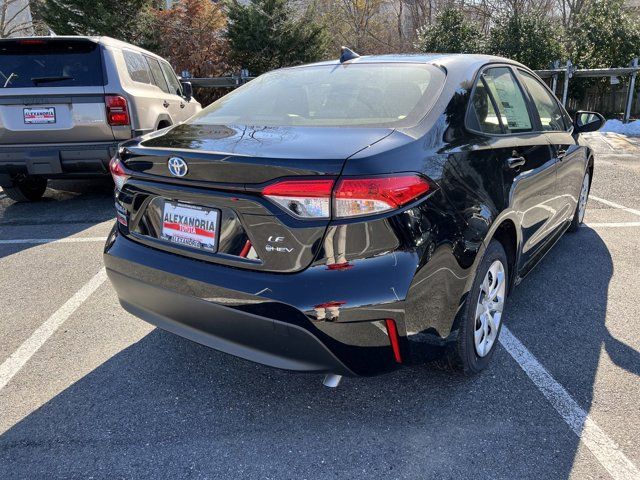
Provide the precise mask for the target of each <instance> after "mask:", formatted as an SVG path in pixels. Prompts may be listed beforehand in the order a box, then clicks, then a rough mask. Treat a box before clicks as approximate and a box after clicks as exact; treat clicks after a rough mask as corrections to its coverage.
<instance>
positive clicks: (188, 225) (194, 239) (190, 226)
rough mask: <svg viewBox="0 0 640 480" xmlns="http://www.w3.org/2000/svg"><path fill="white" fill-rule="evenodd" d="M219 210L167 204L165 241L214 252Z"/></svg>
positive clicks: (164, 228) (163, 230) (164, 229)
mask: <svg viewBox="0 0 640 480" xmlns="http://www.w3.org/2000/svg"><path fill="white" fill-rule="evenodd" d="M218 214H219V213H218V210H215V209H211V208H205V207H198V206H196V205H184V204H181V203H174V202H165V203H164V211H163V213H162V235H161V238H162V239H163V240H167V241H169V242H173V243H180V244H182V245H186V246H189V247H193V248H198V249H201V250H207V251H209V252H214V251H215V248H216V237H217V231H216V229H217V227H218Z"/></svg>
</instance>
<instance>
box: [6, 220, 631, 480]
mask: <svg viewBox="0 0 640 480" xmlns="http://www.w3.org/2000/svg"><path fill="white" fill-rule="evenodd" d="M612 271H613V267H612V262H611V257H610V255H609V252H608V250H607V248H606V245H605V244H604V242H603V241H602V240H601V239H600V237H599V236H598V235H597V233H596V232H595V231H593V230H590V229H588V228H584V229H582V230H581V231H580V232H579V233H578V234H576V235H573V236H567V237H565V238H564V239H563V240H561V242H560V243H559V244H558V245H557V246H556V248H555V249H554V250H553V251H552V252H550V254H549V255H548V256H547V258H546V259H545V260H544V261H543V263H542V264H541V265H540V266H539V267H538V268H537V269H536V270H535V271H534V272H533V273H532V274H531V276H530V277H528V278H527V279H526V280H525V281H524V282H523V283H522V285H521V286H520V287H518V288H517V289H516V290H515V292H514V294H513V296H512V298H511V300H510V308H509V314H508V318H507V322H508V324H509V327H510V328H511V330H512V332H513V333H514V334H515V335H516V336H518V338H519V339H520V340H521V341H522V342H523V343H524V344H525V345H526V346H527V347H528V348H530V350H531V351H532V353H534V355H536V357H537V358H538V359H539V360H540V361H541V362H542V363H543V364H544V365H545V367H547V368H548V369H549V371H550V372H551V373H552V375H554V377H555V378H556V380H558V381H559V382H560V383H562V384H563V385H564V386H565V387H566V388H567V390H568V391H569V393H570V394H571V395H572V396H574V398H575V399H576V400H577V401H578V403H579V404H580V405H581V406H582V408H584V409H586V410H587V411H589V408H590V405H591V400H592V394H593V392H592V387H593V381H594V376H595V373H596V369H597V368H598V361H599V357H600V352H601V347H602V344H603V342H604V343H605V344H607V345H608V346H607V351H609V349H611V350H613V351H615V352H616V353H615V354H614V355H613V356H612V358H613V357H616V358H617V359H618V361H617V362H616V363H618V364H619V365H621V366H623V365H624V366H625V367H623V368H627V369H630V370H632V371H633V370H635V371H636V372H637V364H636V362H637V356H633V355H631V354H630V353H629V352H628V349H629V347H626V346H624V347H623V346H620V345H618V344H617V343H616V341H614V340H612V339H610V334H609V333H608V331H607V329H606V326H605V312H606V307H607V291H608V287H609V280H610V278H611V275H612ZM618 343H619V342H618ZM577 449H578V438H577V437H576V436H575V435H574V433H573V432H572V431H571V430H570V429H569V428H568V427H567V426H566V425H565V424H564V422H562V421H561V420H560V417H559V416H558V414H557V413H556V412H555V411H554V410H553V408H552V407H551V406H550V404H549V403H548V402H547V401H546V399H545V398H544V397H543V396H542V394H540V393H539V392H538V391H537V390H536V389H535V387H534V385H533V384H532V383H531V382H530V381H529V380H528V378H527V377H526V376H525V375H524V373H523V372H522V371H521V370H520V369H519V367H518V365H517V364H516V363H515V361H513V359H511V357H510V356H509V355H508V354H507V353H506V351H505V350H504V349H502V348H499V349H498V350H497V352H496V355H495V357H494V362H493V364H492V365H491V367H490V368H489V369H488V370H487V371H486V372H484V373H483V374H481V375H478V376H475V377H463V376H461V375H456V374H451V373H449V372H441V371H436V370H434V369H432V368H430V367H423V368H418V369H416V370H414V371H412V370H401V371H398V372H396V373H393V374H389V375H384V376H380V377H373V378H354V379H351V378H347V379H345V380H344V382H343V384H342V385H341V386H340V387H339V388H338V389H335V390H330V389H326V388H324V387H322V386H321V385H320V376H318V375H302V374H295V373H290V372H284V371H279V370H274V369H270V368H267V367H263V366H260V365H255V364H252V363H250V362H246V361H243V360H240V359H237V358H234V357H230V356H227V355H224V354H221V353H218V352H216V351H213V350H210V349H208V348H206V347H203V346H200V345H197V344H194V343H191V342H189V341H187V340H184V339H182V338H179V337H176V336H173V335H171V334H169V333H166V332H163V331H161V330H157V329H156V330H154V331H152V332H151V333H149V334H148V335H147V336H145V337H144V338H142V339H141V340H140V341H138V342H137V343H135V344H132V345H131V346H129V347H128V348H126V349H124V350H122V351H121V352H119V353H118V354H117V355H115V356H113V357H111V358H110V359H109V360H108V361H106V362H104V363H103V364H102V365H100V366H99V367H98V368H96V369H95V370H93V371H92V372H90V373H89V374H87V375H86V376H84V377H83V378H81V379H80V380H79V381H77V382H76V383H74V384H72V385H71V386H69V387H68V388H67V389H66V390H64V391H62V392H61V393H60V394H58V395H57V396H55V397H54V398H53V399H51V400H50V401H49V402H47V403H46V404H44V405H43V406H42V407H40V408H38V409H37V410H35V411H34V412H33V413H31V414H29V415H28V416H26V417H25V418H24V419H22V420H21V421H19V422H18V423H17V424H15V425H14V426H12V427H11V428H10V429H9V430H7V431H6V432H5V433H4V434H3V435H2V436H0V477H1V478H6V479H8V478H27V477H28V478H45V477H46V478H57V477H65V478H66V477H68V478H76V477H83V478H86V477H92V478H105V477H109V478H114V477H118V478H119V477H125V478H234V479H235V478H356V477H357V478H363V477H370V478H382V477H388V478H467V477H470V476H472V477H473V478H567V477H568V476H569V475H570V473H571V472H572V469H573V468H574V461H575V458H574V457H575V455H576V452H577ZM541 459H544V461H541Z"/></svg>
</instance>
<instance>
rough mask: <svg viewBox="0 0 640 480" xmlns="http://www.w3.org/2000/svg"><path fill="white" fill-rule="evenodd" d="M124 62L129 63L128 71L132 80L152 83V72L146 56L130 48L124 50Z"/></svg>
mask: <svg viewBox="0 0 640 480" xmlns="http://www.w3.org/2000/svg"><path fill="white" fill-rule="evenodd" d="M122 54H123V55H124V62H125V63H126V65H127V71H128V72H129V76H130V77H131V80H133V81H134V82H139V83H151V73H150V72H149V65H147V62H146V61H145V59H144V57H143V56H142V55H140V54H139V53H136V52H131V51H129V50H123V51H122Z"/></svg>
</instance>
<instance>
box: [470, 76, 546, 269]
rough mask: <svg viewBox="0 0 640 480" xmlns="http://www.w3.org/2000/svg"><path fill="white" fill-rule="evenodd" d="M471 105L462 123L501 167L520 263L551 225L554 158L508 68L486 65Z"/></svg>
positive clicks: (528, 258) (525, 261) (531, 256)
mask: <svg viewBox="0 0 640 480" xmlns="http://www.w3.org/2000/svg"><path fill="white" fill-rule="evenodd" d="M472 103H473V105H472V109H471V110H470V117H469V118H468V120H467V123H468V126H469V127H470V128H471V129H472V130H476V131H480V132H482V133H483V134H485V135H488V137H489V138H488V145H489V147H490V149H489V150H490V153H489V155H491V156H492V160H493V161H495V162H497V163H498V165H500V166H501V171H502V175H503V178H502V180H503V183H504V198H505V206H507V207H508V208H511V209H513V210H515V212H516V213H517V214H518V215H519V216H520V218H521V228H522V252H521V256H520V259H521V266H525V267H526V264H528V263H530V262H532V261H533V260H534V259H535V257H536V256H537V255H538V253H540V252H542V250H543V249H544V247H545V245H546V243H547V241H548V240H549V239H550V236H551V234H552V232H553V229H554V224H555V219H556V211H555V208H554V206H553V202H554V196H555V192H556V174H557V172H556V170H557V161H556V158H555V156H554V155H553V152H552V149H551V146H550V144H549V140H548V139H547V137H546V136H545V135H544V133H543V132H541V131H540V129H539V126H538V123H537V120H536V118H535V116H534V112H533V111H532V109H531V106H530V105H529V103H528V99H527V97H526V96H525V93H524V91H523V90H522V88H521V86H520V84H519V82H518V80H517V78H516V76H515V72H514V71H513V70H512V68H511V67H510V66H506V65H504V66H491V67H488V68H486V69H485V70H484V71H483V72H482V73H481V75H480V77H479V79H478V81H477V83H476V86H475V90H474V94H473V98H472Z"/></svg>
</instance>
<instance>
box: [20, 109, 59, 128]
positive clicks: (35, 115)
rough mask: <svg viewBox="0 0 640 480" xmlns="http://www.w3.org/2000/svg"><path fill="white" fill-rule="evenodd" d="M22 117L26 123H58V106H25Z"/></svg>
mask: <svg viewBox="0 0 640 480" xmlns="http://www.w3.org/2000/svg"><path fill="white" fill-rule="evenodd" d="M22 119H23V120H24V123H25V125H51V124H53V123H56V107H25V108H23V109H22Z"/></svg>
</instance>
